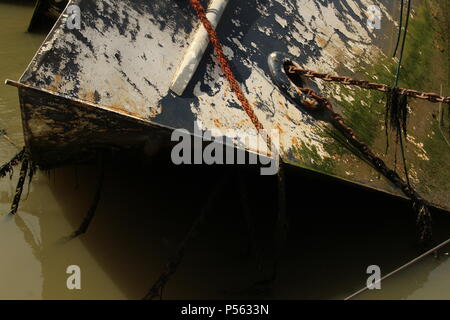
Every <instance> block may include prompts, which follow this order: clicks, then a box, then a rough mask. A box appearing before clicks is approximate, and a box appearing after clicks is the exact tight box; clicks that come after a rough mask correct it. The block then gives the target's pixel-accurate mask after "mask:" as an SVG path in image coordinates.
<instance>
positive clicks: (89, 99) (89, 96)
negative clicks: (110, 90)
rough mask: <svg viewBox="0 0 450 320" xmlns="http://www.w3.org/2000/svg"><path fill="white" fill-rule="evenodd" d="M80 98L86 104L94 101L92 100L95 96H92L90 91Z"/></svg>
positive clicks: (92, 93)
mask: <svg viewBox="0 0 450 320" xmlns="http://www.w3.org/2000/svg"><path fill="white" fill-rule="evenodd" d="M81 97H82V100H86V101H88V102H94V101H95V98H94V97H95V95H94V92H92V91H88V92H86V93H84V94H83V95H82V96H81Z"/></svg>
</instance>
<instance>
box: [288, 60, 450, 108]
mask: <svg viewBox="0 0 450 320" xmlns="http://www.w3.org/2000/svg"><path fill="white" fill-rule="evenodd" d="M288 73H291V74H297V75H299V76H303V77H306V78H318V79H321V80H323V81H329V82H338V83H341V84H344V85H350V86H357V87H360V88H363V89H369V90H377V91H380V92H389V91H390V90H391V88H390V87H389V86H388V85H385V84H383V83H377V82H369V81H366V80H357V79H353V78H351V77H347V76H334V75H331V74H327V73H320V72H316V71H313V70H308V69H302V68H299V67H296V66H289V68H288ZM399 93H400V94H401V95H405V96H408V97H411V98H416V99H422V100H427V101H430V102H444V103H450V96H448V97H444V96H441V95H439V94H437V93H434V92H422V91H418V90H413V89H405V88H400V89H399Z"/></svg>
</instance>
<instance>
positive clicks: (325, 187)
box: [41, 152, 450, 299]
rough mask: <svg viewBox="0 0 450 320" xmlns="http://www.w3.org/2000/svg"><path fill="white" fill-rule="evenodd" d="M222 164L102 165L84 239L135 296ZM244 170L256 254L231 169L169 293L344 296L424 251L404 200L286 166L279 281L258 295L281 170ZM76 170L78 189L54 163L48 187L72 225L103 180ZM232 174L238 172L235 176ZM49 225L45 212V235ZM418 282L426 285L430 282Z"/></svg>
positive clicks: (439, 235) (444, 219) (437, 221)
mask: <svg viewBox="0 0 450 320" xmlns="http://www.w3.org/2000/svg"><path fill="white" fill-rule="evenodd" d="M224 169H225V168H224V167H223V166H203V165H201V166H200V165H198V166H195V165H183V166H175V165H173V164H172V162H171V160H170V154H169V152H164V153H161V154H159V155H157V156H156V157H154V158H153V159H151V160H148V159H143V158H142V157H140V156H134V157H131V158H130V155H127V156H123V157H122V158H120V157H117V158H115V159H109V160H108V161H107V164H106V177H105V179H106V180H105V183H104V189H103V193H102V198H101V200H100V204H99V207H98V210H97V215H96V217H95V218H94V220H93V222H92V225H91V226H90V228H89V230H88V232H87V234H85V235H82V236H81V239H82V241H83V244H84V245H85V247H86V248H87V249H88V250H89V251H90V253H91V254H92V255H93V256H94V257H95V259H96V260H97V261H98V262H99V264H100V265H101V266H102V268H103V269H104V271H105V272H106V273H107V274H109V275H110V277H111V279H113V280H114V282H115V283H116V285H117V286H118V287H119V288H120V289H121V290H122V291H123V292H124V293H125V295H126V296H127V297H128V298H130V299H140V298H142V297H143V295H144V294H145V293H146V292H147V290H148V289H149V288H150V286H151V285H152V284H153V282H154V281H155V280H156V279H157V278H158V276H159V274H160V272H161V271H162V268H163V265H164V264H165V263H166V261H167V259H168V258H169V257H170V255H171V253H173V252H174V250H175V249H176V248H177V244H178V242H179V241H181V239H182V238H183V237H184V235H185V233H186V232H187V231H188V230H189V227H190V224H191V223H192V222H193V221H194V219H195V218H196V217H197V215H198V214H199V212H200V209H201V208H202V204H203V203H204V202H205V201H206V198H207V196H208V192H209V191H210V190H211V189H212V186H213V185H214V183H215V181H217V180H218V179H219V177H220V175H221V174H222V173H223V171H224ZM240 170H242V171H243V172H244V177H245V181H246V185H247V189H248V190H249V191H248V195H247V196H248V199H249V201H248V204H249V206H250V208H251V210H252V216H253V219H254V222H255V228H256V239H257V247H258V248H259V256H260V257H261V259H260V260H257V259H255V258H254V256H253V255H249V254H248V252H247V248H248V241H249V238H248V229H247V224H246V222H245V221H246V220H245V219H244V216H243V206H242V204H241V200H240V195H239V192H240V191H239V190H240V189H239V187H238V182H237V181H238V180H237V179H236V177H235V176H233V177H232V179H231V182H229V183H228V184H227V186H226V187H225V188H224V190H223V191H222V193H221V196H220V199H219V200H217V201H216V205H215V206H214V209H213V210H212V212H210V213H209V215H208V218H207V221H206V224H205V225H204V226H203V228H202V229H201V231H200V232H199V234H198V236H197V237H196V238H195V239H194V241H193V242H192V243H191V245H190V246H189V248H188V250H187V252H186V256H185V260H184V261H183V262H182V264H181V266H180V268H179V270H178V272H177V273H176V274H175V276H174V277H173V279H172V281H171V282H170V283H169V284H168V286H167V287H166V289H165V298H173V299H181V298H192V299H197V298H216V299H228V298H238V299H239V298H275V299H279V298H286V299H302V298H306V299H311V298H318V299H329V298H344V297H345V296H347V295H349V294H351V293H353V292H354V291H356V290H358V289H360V288H361V287H362V286H363V285H364V284H365V282H366V279H367V277H368V275H367V274H366V268H367V267H368V266H369V265H372V264H376V265H379V266H380V267H381V270H382V273H383V274H385V273H388V272H390V271H392V270H394V269H395V268H397V267H399V266H400V265H402V264H404V263H406V262H407V261H409V260H410V259H412V258H414V257H416V256H418V255H419V254H420V250H421V249H420V247H419V246H418V245H417V234H416V231H417V229H416V226H415V216H414V213H413V211H412V209H411V205H410V203H409V202H408V201H405V200H401V199H397V198H395V197H393V196H390V195H387V194H384V193H380V192H376V191H373V190H367V189H365V188H361V187H356V186H355V185H352V184H350V183H346V182H342V181H340V180H337V179H334V178H330V177H326V176H323V175H319V174H316V173H312V172H309V171H306V170H302V169H298V168H291V167H289V168H288V169H287V178H286V181H287V205H288V214H289V217H290V219H291V223H290V234H289V239H288V242H287V244H286V247H285V248H284V250H283V252H282V258H281V261H280V264H279V273H278V278H277V279H276V281H275V283H274V285H273V287H271V288H270V289H269V290H258V289H255V290H254V288H253V287H252V284H254V283H255V282H257V281H259V280H262V279H264V278H267V275H268V274H269V273H270V271H271V270H270V268H268V263H267V261H268V260H269V258H270V257H271V254H270V252H271V249H272V248H273V241H272V239H273V232H274V225H275V218H276V206H277V205H276V201H277V198H276V194H277V193H276V191H277V185H276V178H275V177H274V176H260V175H259V169H258V168H256V167H243V166H242V167H241V168H240ZM77 171H78V174H77V175H78V180H79V181H78V184H79V186H80V188H79V189H78V190H75V188H74V186H75V184H76V181H75V179H74V178H73V177H74V168H73V167H72V168H65V169H59V170H56V178H55V179H56V181H57V182H56V183H55V184H52V192H53V193H54V197H55V199H57V201H59V205H60V206H61V207H62V210H61V211H62V213H63V214H64V215H65V216H66V217H67V219H68V220H69V221H70V223H71V224H72V226H73V229H74V230H75V229H76V228H77V227H78V225H79V224H80V223H81V221H82V219H83V217H84V214H85V212H86V210H87V208H88V206H89V205H90V203H89V199H92V197H93V195H94V192H95V186H96V179H95V177H96V176H97V173H96V168H95V166H80V167H78V170H77ZM236 171H237V167H235V168H233V170H232V174H233V175H235V173H236ZM80 193H81V194H82V195H81V196H80ZM433 218H434V235H435V240H436V241H437V242H438V241H439V240H443V239H447V238H448V237H449V235H450V231H448V230H450V228H449V226H450V215H449V214H447V213H445V212H439V211H437V210H433ZM46 223H50V222H48V221H46V220H45V219H43V218H41V227H42V234H43V242H45V232H46ZM50 232H55V231H54V230H51V231H50ZM60 236H61V237H63V236H65V235H64V234H61V235H60ZM49 263H50V262H49ZM45 269H46V268H45V263H44V265H43V272H44V273H45ZM48 270H51V268H49V269H48ZM44 278H45V276H44ZM415 280H416V284H417V286H420V283H421V281H422V282H423V281H425V280H426V277H424V279H422V278H418V279H415ZM413 289H414V288H412V289H411V290H413ZM44 292H45V290H44ZM405 294H407V293H405ZM44 298H45V296H44Z"/></svg>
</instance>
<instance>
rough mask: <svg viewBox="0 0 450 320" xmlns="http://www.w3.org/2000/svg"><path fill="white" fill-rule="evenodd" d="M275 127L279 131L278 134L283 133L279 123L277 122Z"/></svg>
mask: <svg viewBox="0 0 450 320" xmlns="http://www.w3.org/2000/svg"><path fill="white" fill-rule="evenodd" d="M275 128H276V129H278V131H279V132H280V134H283V133H284V130H283V129H282V128H281V126H280V124H279V123H277V124H276V125H275Z"/></svg>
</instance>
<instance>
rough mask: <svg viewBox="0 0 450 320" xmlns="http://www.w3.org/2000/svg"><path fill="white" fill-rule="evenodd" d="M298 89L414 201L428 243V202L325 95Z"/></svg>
mask: <svg viewBox="0 0 450 320" xmlns="http://www.w3.org/2000/svg"><path fill="white" fill-rule="evenodd" d="M296 87H297V89H298V90H299V91H300V92H301V93H303V94H304V95H306V96H307V97H308V98H311V99H314V100H315V102H316V103H314V104H313V105H311V104H308V103H303V104H302V105H303V106H304V107H305V108H306V109H308V110H310V111H312V112H320V111H325V112H327V113H328V114H329V115H330V122H331V123H332V125H333V126H334V127H335V128H336V129H337V130H338V131H340V132H341V133H342V134H343V135H344V137H345V138H346V139H347V140H348V141H349V142H350V143H351V144H352V145H353V146H354V147H355V148H356V149H357V150H358V151H359V152H360V153H361V154H362V155H363V156H364V157H365V158H366V159H367V160H368V161H369V162H370V163H371V164H372V166H373V167H374V168H375V169H376V170H377V171H378V172H380V173H381V174H382V175H383V176H384V177H385V178H387V179H388V180H389V181H390V182H391V183H392V184H394V185H395V186H396V187H398V188H399V189H400V190H401V191H402V192H403V193H404V194H405V195H406V196H407V197H408V198H410V199H411V201H412V203H413V209H414V210H415V211H416V212H417V224H418V226H419V239H420V242H422V243H426V242H428V241H429V240H431V215H430V211H429V208H428V202H427V201H426V200H425V199H423V198H422V197H421V196H420V195H419V194H418V193H417V192H416V191H415V190H414V189H413V188H412V187H411V186H410V185H409V184H408V183H407V182H405V181H404V180H403V179H402V178H401V177H400V176H399V175H398V173H397V172H395V171H394V170H392V169H390V168H389V167H388V166H387V165H386V164H385V162H384V161H383V160H382V159H381V158H379V157H377V156H376V155H375V154H374V152H373V151H372V150H370V148H369V146H368V145H367V144H365V143H364V142H362V141H360V140H359V139H358V137H357V136H356V134H355V132H354V131H353V129H352V128H350V127H349V126H348V125H346V124H345V121H344V119H343V118H342V116H341V115H340V114H338V113H337V112H336V111H334V110H333V106H332V105H331V103H330V102H329V100H328V99H327V98H325V97H322V96H320V95H318V94H317V93H316V92H315V91H314V90H313V89H310V88H302V87H298V86H296Z"/></svg>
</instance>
